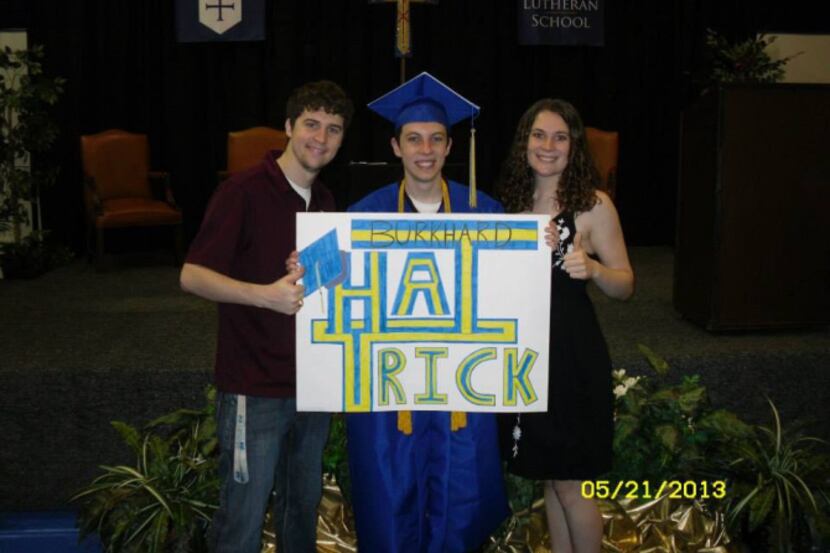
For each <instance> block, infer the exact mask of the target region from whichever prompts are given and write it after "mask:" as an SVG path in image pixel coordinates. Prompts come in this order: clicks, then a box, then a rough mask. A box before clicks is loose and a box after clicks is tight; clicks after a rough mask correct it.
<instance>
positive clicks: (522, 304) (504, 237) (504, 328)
mask: <svg viewBox="0 0 830 553" xmlns="http://www.w3.org/2000/svg"><path fill="white" fill-rule="evenodd" d="M548 219H549V218H548V217H545V216H535V215H493V214H440V215H423V214H397V213H396V214H387V213H299V214H298V215H297V248H298V250H300V262H301V263H302V265H303V266H304V267H305V271H306V272H305V275H304V277H303V280H302V282H303V284H304V285H305V286H306V297H305V301H304V306H303V308H302V309H301V310H300V311H299V312H298V313H297V407H298V409H299V410H303V411H345V412H367V411H398V410H416V411H417V410H424V411H468V412H473V411H489V412H509V411H545V410H546V409H547V389H548V338H549V335H548V332H549V324H550V320H549V317H550V309H549V306H550V272H551V253H550V248H549V247H548V246H547V245H545V243H544V228H545V225H546V224H547V222H548Z"/></svg>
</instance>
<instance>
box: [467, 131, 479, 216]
mask: <svg viewBox="0 0 830 553" xmlns="http://www.w3.org/2000/svg"><path fill="white" fill-rule="evenodd" d="M469 204H470V207H471V208H475V207H476V206H477V205H478V197H477V195H476V129H475V127H470V201H469Z"/></svg>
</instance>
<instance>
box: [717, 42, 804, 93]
mask: <svg viewBox="0 0 830 553" xmlns="http://www.w3.org/2000/svg"><path fill="white" fill-rule="evenodd" d="M774 41H775V37H767V36H766V35H757V36H754V37H751V38H748V39H746V40H744V41H740V42H730V41H729V40H727V39H726V38H725V37H723V36H722V35H720V34H718V33H717V32H715V31H714V30H712V29H707V31H706V50H707V54H708V56H709V58H710V65H711V74H710V75H709V80H710V84H714V85H716V84H719V83H777V82H779V81H781V79H783V78H784V66H785V65H787V62H789V61H790V60H791V59H792V58H794V57H795V56H789V57H786V58H783V59H778V60H774V59H772V58H771V57H770V56H769V54H768V53H767V52H766V48H767V46H769V45H770V44H772V43H773V42H774ZM796 55H798V54H796Z"/></svg>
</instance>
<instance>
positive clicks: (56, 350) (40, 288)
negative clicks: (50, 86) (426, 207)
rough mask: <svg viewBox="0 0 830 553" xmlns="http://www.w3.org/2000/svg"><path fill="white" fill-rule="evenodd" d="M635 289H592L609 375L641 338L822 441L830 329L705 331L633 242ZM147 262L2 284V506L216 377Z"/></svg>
mask: <svg viewBox="0 0 830 553" xmlns="http://www.w3.org/2000/svg"><path fill="white" fill-rule="evenodd" d="M631 257H632V263H633V265H634V269H635V272H636V275H637V292H636V294H635V296H634V298H632V299H631V300H630V301H627V302H617V301H613V300H609V299H607V298H605V297H603V296H601V295H599V294H597V293H595V291H594V292H592V295H593V296H594V300H595V305H596V308H597V313H598V315H599V318H600V321H601V324H602V326H603V328H604V330H605V334H606V338H607V340H608V345H609V348H610V350H611V355H612V359H613V362H614V365H615V367H618V368H626V369H628V370H629V371H632V372H634V373H648V372H649V369H648V364H647V362H646V360H645V359H644V357H643V356H642V355H641V354H640V352H639V351H638V349H637V344H645V345H647V346H649V347H650V348H651V349H653V350H654V351H655V352H657V353H658V354H660V355H661V356H663V357H664V358H665V359H666V360H667V361H668V362H669V364H670V366H671V367H672V373H671V374H672V378H676V379H679V378H680V377H681V376H683V375H690V374H698V375H700V376H701V379H702V381H703V382H704V384H706V386H707V387H708V389H709V393H710V397H711V398H712V401H713V402H714V403H715V404H716V405H719V406H723V407H727V408H730V409H733V410H735V411H736V412H738V413H739V414H740V415H741V416H743V417H744V418H746V419H747V420H749V421H750V422H763V423H769V422H770V418H769V408H768V406H767V404H766V400H765V399H764V395H768V396H769V397H771V398H772V399H773V400H774V401H775V402H776V404H777V405H778V406H779V407H780V410H781V412H782V416H783V418H784V421H785V423H788V422H794V421H805V422H811V421H812V422H814V423H815V424H813V425H812V426H811V427H810V428H811V431H812V432H813V433H814V434H817V435H819V436H822V437H824V438H830V420H828V417H827V405H829V404H830V385H829V384H830V330H828V329H827V328H818V329H811V330H803V331H786V332H771V331H765V332H744V333H731V334H725V335H714V334H710V333H708V332H706V331H704V330H702V329H701V328H699V327H697V326H695V325H693V324H691V323H689V322H687V321H684V320H683V319H682V318H681V317H679V316H678V314H677V313H676V312H675V311H674V309H673V307H672V265H673V255H672V250H671V249H670V248H633V249H632V251H631ZM165 261H166V260H164V259H156V258H154V257H153V256H152V255H150V256H148V255H144V256H135V257H131V256H120V258H118V259H115V260H114V263H112V266H111V267H110V269H109V270H108V271H107V272H104V273H98V272H96V271H95V270H94V269H93V268H92V267H91V266H89V265H87V264H85V263H83V262H81V261H78V262H76V263H74V264H72V265H69V266H66V267H62V268H60V269H57V270H55V271H52V272H50V273H48V274H46V275H43V276H42V277H40V278H38V279H35V280H31V281H9V280H5V281H3V280H0V391H1V392H2V400H1V401H0V428H3V429H4V431H5V434H6V440H5V443H4V444H3V446H2V447H0V511H2V510H23V509H44V508H57V507H60V506H63V505H65V502H66V498H67V497H68V496H69V495H71V493H72V492H73V491H75V490H76V489H78V488H79V487H80V486H82V485H84V484H85V483H87V482H88V481H89V480H90V479H91V478H93V477H94V476H95V475H96V474H97V472H98V469H97V468H96V466H97V465H98V464H104V463H116V462H129V461H131V459H130V458H129V454H128V453H127V452H126V450H125V449H124V447H123V446H122V445H121V444H120V443H119V439H118V436H117V435H116V434H115V432H114V431H113V430H112V429H111V428H110V426H109V421H110V420H114V419H118V420H124V421H127V422H130V423H133V424H141V423H143V422H146V421H148V420H150V419H152V418H154V417H156V416H158V415H160V414H163V413H165V412H168V411H171V410H173V409H176V408H178V407H184V406H198V405H201V404H202V401H203V400H202V390H203V389H204V387H205V386H206V385H207V384H208V383H209V382H210V380H211V367H212V364H213V354H214V347H215V332H216V315H215V306H214V305H213V304H212V303H210V302H207V301H204V300H201V299H199V298H196V297H193V296H189V295H187V294H185V293H183V292H182V291H181V290H180V289H179V287H178V269H177V268H176V267H173V266H172V265H170V264H169V263H165Z"/></svg>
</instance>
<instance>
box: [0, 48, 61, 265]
mask: <svg viewBox="0 0 830 553" xmlns="http://www.w3.org/2000/svg"><path fill="white" fill-rule="evenodd" d="M42 60H43V47H41V46H33V47H32V48H30V49H28V50H12V49H10V48H9V47H6V48H4V49H3V50H1V51H0V232H8V231H11V234H12V241H11V242H10V245H3V246H2V250H0V252H1V253H0V261H2V262H3V268H4V274H5V275H6V276H16V273H20V274H22V276H33V275H32V274H31V273H38V272H43V270H44V269H48V267H49V265H51V264H52V263H54V262H56V261H59V260H61V258H62V256H63V252H61V254H60V255H59V256H58V259H53V258H52V251H51V248H49V247H48V246H49V243H47V245H46V246H44V244H43V238H44V235H43V233H42V232H38V231H35V232H33V233H32V234H31V235H29V236H28V237H24V236H23V227H24V225H26V224H27V223H28V222H29V211H28V207H27V205H26V202H27V201H31V200H33V199H36V197H37V196H38V194H39V193H40V191H41V190H43V189H45V188H46V187H48V186H49V185H50V184H52V183H53V182H54V181H55V178H56V175H57V171H56V169H54V168H31V169H30V168H29V167H28V165H29V164H28V163H27V160H29V159H30V156H32V155H36V154H38V153H42V152H45V151H46V150H48V148H49V147H50V146H51V145H52V143H53V142H54V141H55V138H56V137H57V135H58V128H57V125H56V124H55V123H54V121H52V119H51V118H50V114H49V109H50V107H51V106H53V105H55V103H57V101H58V98H59V96H60V94H61V93H62V92H63V85H64V83H65V80H64V79H62V78H60V77H49V76H47V75H45V74H44V73H43V66H42Z"/></svg>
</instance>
